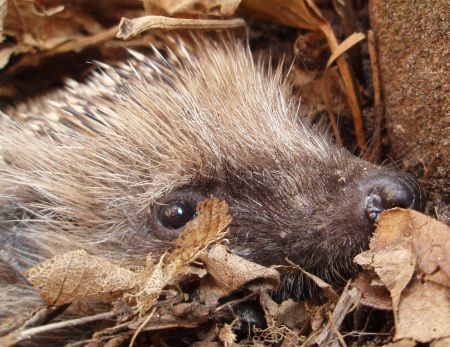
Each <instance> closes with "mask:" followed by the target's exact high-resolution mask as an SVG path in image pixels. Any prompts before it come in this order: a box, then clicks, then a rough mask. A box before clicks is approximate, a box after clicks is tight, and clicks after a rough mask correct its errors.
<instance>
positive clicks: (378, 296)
mask: <svg viewBox="0 0 450 347" xmlns="http://www.w3.org/2000/svg"><path fill="white" fill-rule="evenodd" d="M374 277H375V275H372V273H369V272H360V273H359V274H358V276H357V277H356V278H355V279H354V280H353V281H352V282H351V283H350V285H351V286H352V287H355V288H358V289H359V290H360V292H361V295H362V296H361V304H363V305H365V306H370V307H373V308H376V309H378V310H389V311H391V310H392V300H391V296H390V294H389V291H388V290H387V289H386V287H385V286H384V285H383V284H382V283H381V282H380V280H376V279H375V278H374Z"/></svg>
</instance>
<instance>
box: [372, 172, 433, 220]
mask: <svg viewBox="0 0 450 347" xmlns="http://www.w3.org/2000/svg"><path fill="white" fill-rule="evenodd" d="M364 191H365V192H366V197H365V201H364V203H365V204H364V209H365V212H366V215H367V217H368V218H369V219H370V220H372V221H376V220H377V219H378V217H379V215H380V213H381V212H383V211H384V210H387V209H389V208H393V207H403V208H412V209H415V210H418V211H423V210H424V208H425V194H424V192H423V191H422V189H421V188H420V185H419V182H417V180H416V179H415V178H414V176H412V175H409V174H404V175H402V176H400V175H396V174H382V175H377V176H374V177H371V178H369V179H368V180H367V181H365V182H364Z"/></svg>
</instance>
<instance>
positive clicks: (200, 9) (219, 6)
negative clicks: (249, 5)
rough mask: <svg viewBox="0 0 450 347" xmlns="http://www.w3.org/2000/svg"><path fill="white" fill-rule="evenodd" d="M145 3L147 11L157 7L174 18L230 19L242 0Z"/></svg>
mask: <svg viewBox="0 0 450 347" xmlns="http://www.w3.org/2000/svg"><path fill="white" fill-rule="evenodd" d="M144 2H145V7H146V9H153V8H155V7H156V8H157V9H158V10H160V11H162V12H163V13H166V14H168V15H169V16H174V17H177V16H179V15H181V14H195V15H198V14H202V15H213V16H224V17H229V16H232V15H233V14H234V12H236V9H237V8H238V6H239V4H240V3H241V0H181V1H180V0H145V1H144ZM158 14H159V13H158Z"/></svg>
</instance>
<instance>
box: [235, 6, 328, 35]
mask: <svg viewBox="0 0 450 347" xmlns="http://www.w3.org/2000/svg"><path fill="white" fill-rule="evenodd" d="M241 8H242V9H243V10H245V11H246V12H247V13H248V14H250V15H252V16H254V17H259V18H262V19H265V20H270V21H273V22H276V23H280V24H284V25H287V26H292V27H296V28H301V29H308V30H313V31H314V30H318V29H319V23H318V21H319V20H320V19H318V18H317V17H316V16H315V15H314V13H313V12H311V10H310V8H309V6H308V5H307V3H306V1H304V0H287V1H267V0H243V1H242V5H241Z"/></svg>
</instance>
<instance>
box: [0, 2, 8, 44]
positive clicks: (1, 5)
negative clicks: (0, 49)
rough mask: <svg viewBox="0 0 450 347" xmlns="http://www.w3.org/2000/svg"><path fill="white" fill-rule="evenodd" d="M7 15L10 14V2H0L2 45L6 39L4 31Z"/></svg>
mask: <svg viewBox="0 0 450 347" xmlns="http://www.w3.org/2000/svg"><path fill="white" fill-rule="evenodd" d="M7 13H8V1H7V0H0V43H2V42H3V40H4V39H5V36H4V34H3V31H4V25H5V17H6V14H7Z"/></svg>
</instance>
